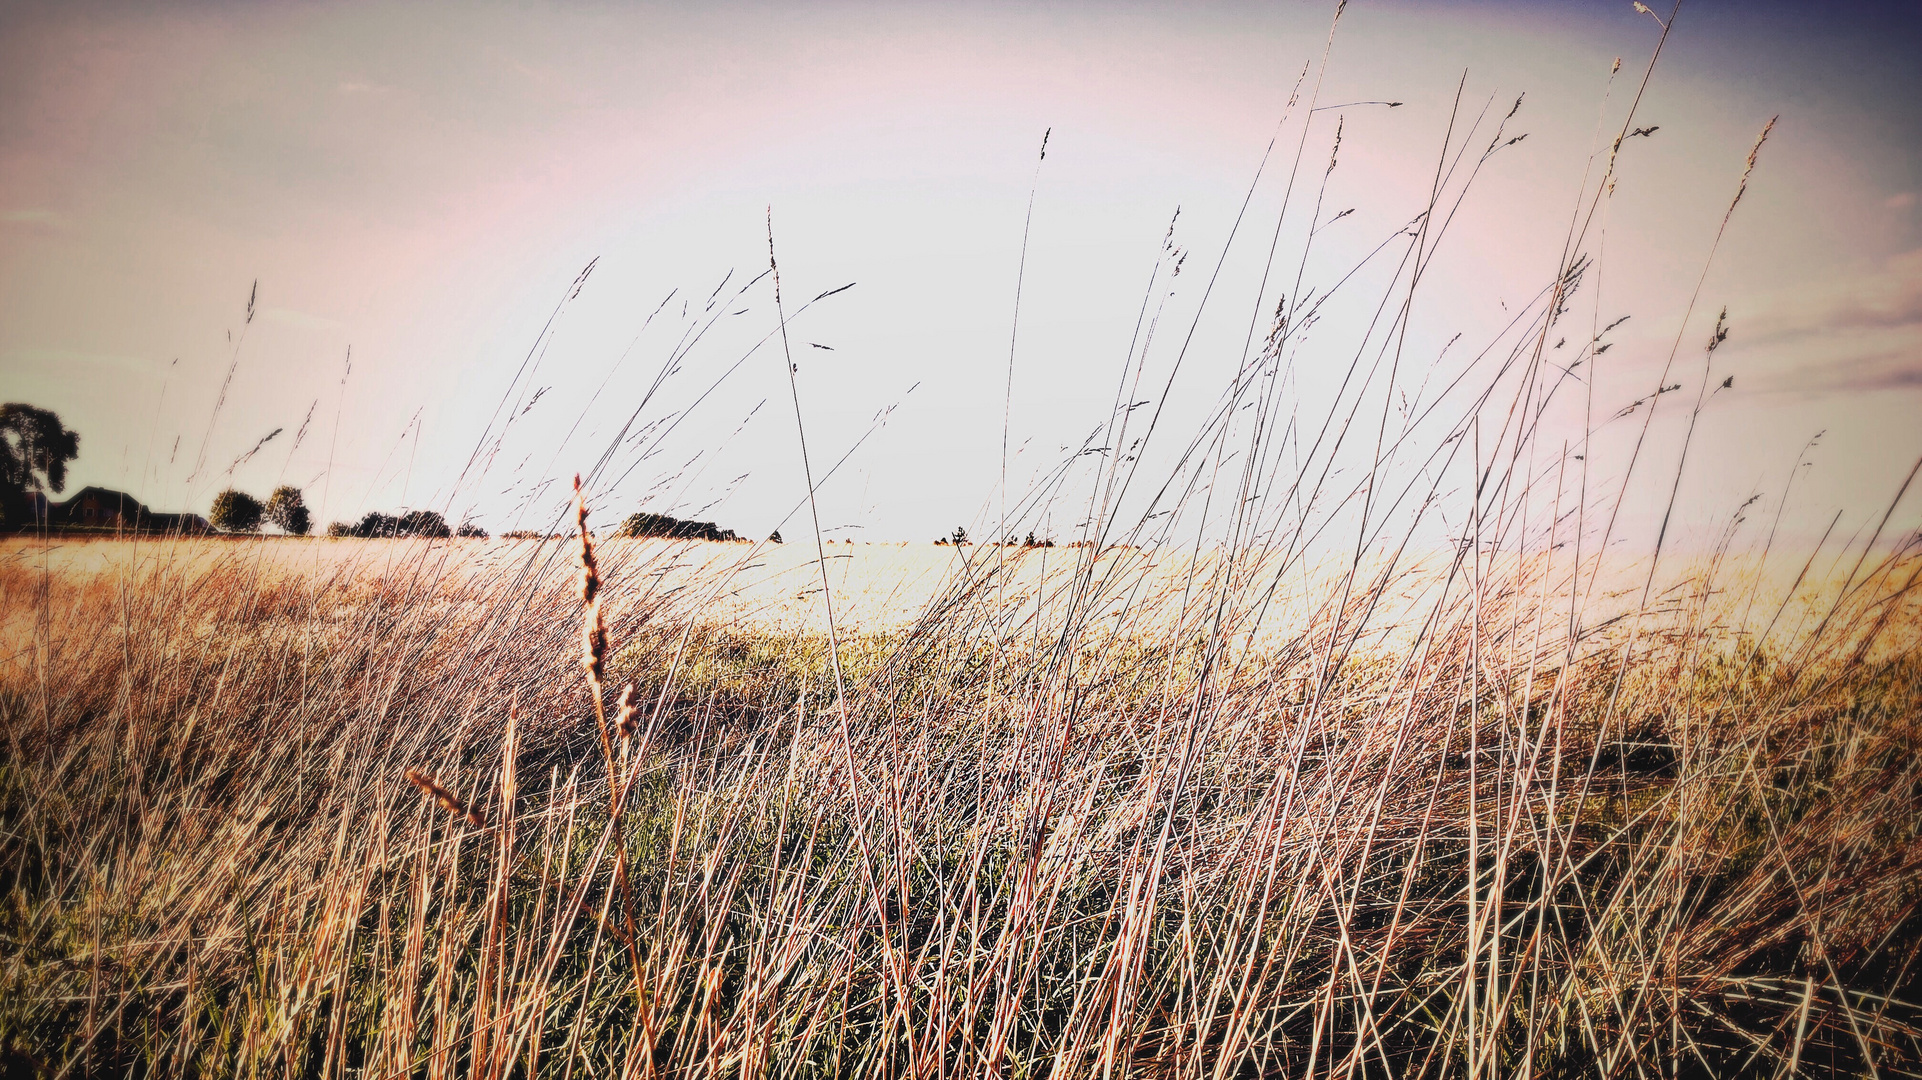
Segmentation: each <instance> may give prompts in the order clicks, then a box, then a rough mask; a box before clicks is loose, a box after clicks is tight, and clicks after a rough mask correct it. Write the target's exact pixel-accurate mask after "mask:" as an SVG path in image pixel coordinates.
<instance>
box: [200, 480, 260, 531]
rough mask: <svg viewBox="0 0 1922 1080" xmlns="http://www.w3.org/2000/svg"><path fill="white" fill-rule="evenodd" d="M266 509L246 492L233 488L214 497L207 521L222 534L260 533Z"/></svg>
mask: <svg viewBox="0 0 1922 1080" xmlns="http://www.w3.org/2000/svg"><path fill="white" fill-rule="evenodd" d="M264 512H265V508H264V507H262V506H261V505H260V500H259V499H256V498H254V497H253V496H252V495H249V494H247V493H246V492H244V491H235V490H234V489H233V488H228V489H227V490H225V491H223V492H221V493H220V494H218V495H215V496H214V504H213V506H212V507H210V508H209V509H208V510H207V521H208V523H209V524H211V525H212V526H213V527H214V528H216V529H219V530H220V531H221V532H228V533H251V532H259V531H260V518H261V515H262V514H263V513H264Z"/></svg>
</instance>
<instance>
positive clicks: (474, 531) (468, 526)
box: [454, 521, 487, 540]
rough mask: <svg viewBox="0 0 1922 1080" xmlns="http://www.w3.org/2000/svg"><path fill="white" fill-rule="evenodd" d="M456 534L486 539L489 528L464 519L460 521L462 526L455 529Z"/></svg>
mask: <svg viewBox="0 0 1922 1080" xmlns="http://www.w3.org/2000/svg"><path fill="white" fill-rule="evenodd" d="M454 535H455V536H459V537H464V538H466V539H469V540H485V539H487V530H486V529H483V528H481V527H480V526H479V525H476V524H474V523H473V522H471V521H463V522H461V523H460V528H458V529H455V530H454Z"/></svg>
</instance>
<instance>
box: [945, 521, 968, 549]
mask: <svg viewBox="0 0 1922 1080" xmlns="http://www.w3.org/2000/svg"><path fill="white" fill-rule="evenodd" d="M949 539H950V540H951V541H952V542H953V543H954V546H955V547H960V546H961V545H962V544H965V543H967V542H968V530H966V529H964V528H962V527H961V526H959V525H956V526H955V527H954V535H953V536H951V537H949Z"/></svg>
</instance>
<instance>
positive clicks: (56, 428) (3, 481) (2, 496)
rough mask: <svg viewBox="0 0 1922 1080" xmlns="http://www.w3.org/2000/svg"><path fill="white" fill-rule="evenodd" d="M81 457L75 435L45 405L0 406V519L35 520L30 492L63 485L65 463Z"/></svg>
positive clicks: (59, 488)
mask: <svg viewBox="0 0 1922 1080" xmlns="http://www.w3.org/2000/svg"><path fill="white" fill-rule="evenodd" d="M79 456H80V436H79V435H76V434H75V433H73V432H71V431H68V430H67V429H66V428H65V427H63V426H61V423H60V417H59V416H58V415H57V414H55V413H54V412H53V411H52V410H50V409H42V408H38V407H35V406H33V405H22V404H19V403H17V402H9V403H8V404H5V405H0V518H4V521H5V522H6V523H7V524H9V525H28V524H32V522H33V520H34V513H33V500H32V496H33V495H34V494H35V493H45V492H49V491H51V492H54V493H56V494H58V493H59V492H60V491H62V490H64V489H65V488H66V486H67V462H69V461H72V460H73V459H74V458H76V457H79Z"/></svg>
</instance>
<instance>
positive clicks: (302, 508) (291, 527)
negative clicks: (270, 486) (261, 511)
mask: <svg viewBox="0 0 1922 1080" xmlns="http://www.w3.org/2000/svg"><path fill="white" fill-rule="evenodd" d="M266 513H267V520H268V521H271V522H273V523H274V524H275V525H278V526H279V527H280V531H281V532H284V533H286V534H287V535H289V536H306V535H307V534H308V532H310V531H312V529H313V527H314V520H313V518H312V516H310V515H309V514H308V513H307V500H305V499H303V498H301V495H300V489H299V488H297V487H289V486H287V485H284V484H283V485H282V486H280V487H277V488H275V489H274V493H273V494H272V495H269V496H267V510H266Z"/></svg>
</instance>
